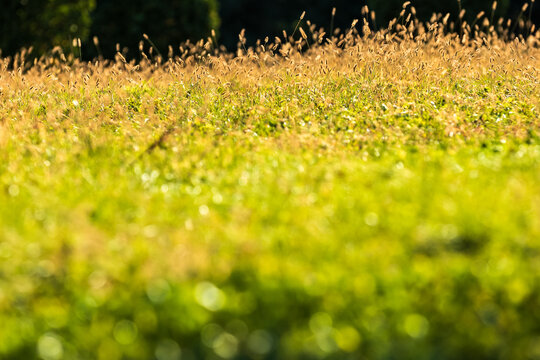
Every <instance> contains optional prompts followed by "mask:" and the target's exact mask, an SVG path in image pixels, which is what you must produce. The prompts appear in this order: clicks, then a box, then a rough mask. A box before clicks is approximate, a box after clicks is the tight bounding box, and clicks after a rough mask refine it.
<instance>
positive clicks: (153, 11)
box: [91, 0, 219, 57]
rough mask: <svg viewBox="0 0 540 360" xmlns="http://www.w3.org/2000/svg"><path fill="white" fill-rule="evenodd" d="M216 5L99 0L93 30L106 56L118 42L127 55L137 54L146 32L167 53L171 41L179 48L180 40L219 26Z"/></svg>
mask: <svg viewBox="0 0 540 360" xmlns="http://www.w3.org/2000/svg"><path fill="white" fill-rule="evenodd" d="M217 9H218V5H217V1H216V0H183V1H175V0H98V1H97V5H96V9H95V11H94V12H93V14H92V29H91V33H92V36H97V37H98V39H99V44H100V45H99V51H100V52H102V54H103V55H104V56H105V57H112V56H113V55H114V54H115V52H116V44H117V43H118V44H120V46H121V48H122V49H124V48H127V49H128V52H127V56H129V57H134V56H137V55H138V54H139V49H138V48H139V42H140V41H142V40H143V34H147V35H148V36H149V38H150V40H151V41H152V42H153V43H154V44H155V46H156V47H157V49H158V50H159V51H161V52H162V53H164V55H166V54H167V51H168V50H167V48H168V46H169V45H171V46H173V47H174V48H175V49H176V50H177V48H178V45H179V44H180V43H181V42H183V41H185V40H187V39H191V40H200V39H201V38H204V37H207V36H209V35H210V33H211V30H212V29H216V30H217V28H218V27H219V17H218V11H217ZM92 46H93V45H92ZM145 46H146V47H147V48H148V46H149V44H148V43H147V44H145ZM93 51H94V52H98V49H93ZM154 52H155V50H154Z"/></svg>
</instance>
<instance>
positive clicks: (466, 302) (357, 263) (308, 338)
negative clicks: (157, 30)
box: [0, 28, 540, 360]
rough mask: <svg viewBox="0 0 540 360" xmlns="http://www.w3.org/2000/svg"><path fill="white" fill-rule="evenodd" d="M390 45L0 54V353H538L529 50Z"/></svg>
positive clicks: (370, 41)
mask: <svg viewBox="0 0 540 360" xmlns="http://www.w3.org/2000/svg"><path fill="white" fill-rule="evenodd" d="M404 29H405V28H404ZM304 34H305V33H304ZM389 34H390V33H387V34H385V33H384V32H383V33H382V34H381V33H378V34H373V35H371V36H365V37H359V36H357V35H353V34H352V35H349V36H348V37H346V38H342V39H341V40H343V41H341V40H339V39H337V40H335V41H334V42H330V43H327V44H325V45H317V44H316V42H315V43H313V42H311V48H310V50H309V51H307V52H298V51H297V50H295V49H297V48H298V47H302V46H303V47H304V50H305V49H306V44H305V38H301V40H299V41H298V42H296V44H294V43H293V44H291V43H290V42H285V41H283V42H282V43H281V44H278V43H276V44H275V47H274V45H273V44H270V45H269V44H267V45H266V48H264V49H260V48H257V49H251V50H249V51H247V53H246V51H244V50H243V49H242V50H241V51H240V53H241V54H240V55H241V56H239V57H236V58H231V57H230V56H226V55H222V54H219V53H218V54H217V55H212V54H213V53H212V52H211V51H207V50H208V49H211V46H210V45H208V44H207V46H206V47H205V46H204V43H200V44H199V45H196V46H195V47H196V51H195V50H193V49H195V48H192V53H193V54H191V53H186V54H184V55H183V56H182V57H179V58H176V59H171V60H169V61H168V62H164V63H163V64H161V65H159V64H157V63H156V62H151V61H150V60H145V61H142V62H141V63H139V64H137V65H136V64H135V63H125V62H123V61H122V59H121V58H119V59H118V61H117V62H112V63H93V64H83V63H79V62H78V60H73V59H71V60H70V59H67V60H66V61H64V60H62V59H61V56H59V57H58V58H54V57H50V58H44V59H42V60H40V61H39V62H37V64H35V65H33V66H28V65H22V62H20V59H19V60H18V61H19V64H18V65H20V66H21V68H20V69H19V70H18V69H17V66H15V69H12V70H10V69H8V66H9V64H8V63H11V64H12V65H13V62H11V61H10V60H8V59H5V60H2V61H3V64H4V65H5V66H4V69H3V70H1V71H0V104H1V106H0V239H1V242H0V259H1V260H0V357H2V358H9V359H29V358H38V357H39V358H43V359H46V360H48V359H60V358H66V359H72V358H73V359H75V358H77V359H79V358H80V359H93V358H100V359H121V358H127V359H150V358H156V359H158V360H163V359H179V358H180V357H181V358H182V359H190V358H191V359H194V358H196V359H199V358H204V359H216V358H238V359H246V358H253V359H262V358H280V359H286V358H305V359H312V358H333V359H358V358H367V359H390V358H400V359H428V358H437V359H459V358H465V357H466V358H475V359H488V358H489V359H491V358H508V359H518V358H531V359H534V358H537V357H538V356H540V348H539V347H538V338H539V336H540V331H539V329H538V323H540V313H539V312H538V309H539V308H540V298H539V290H538V282H539V280H540V273H539V270H538V269H539V264H540V241H539V239H540V185H539V184H540V138H539V136H540V122H539V108H540V91H539V88H540V87H539V70H538V69H540V60H539V56H540V53H539V49H538V40H537V38H538V37H536V38H535V37H534V36H531V37H530V38H529V39H527V40H526V41H525V40H523V41H517V40H516V41H514V42H503V41H501V40H499V39H497V38H496V37H495V35H493V36H491V35H490V36H491V37H489V40H484V42H482V41H480V42H476V41H475V40H466V41H462V38H459V37H457V36H456V35H444V33H443V32H442V31H441V32H437V31H432V32H427V33H425V34H424V35H423V37H422V36H421V35H418V36H416V35H415V37H414V39H411V38H410V37H409V36H408V34H409V33H408V32H407V31H405V30H403V31H402V32H401V33H400V34H401V35H399V36H397V37H396V36H394V35H395V34H394V35H392V36H390V35H389ZM411 37H412V36H411ZM302 39H304V40H302ZM486 39H487V38H486ZM302 41H303V42H302ZM338 42H341V44H340V45H339V46H338V44H337V43H338ZM462 42H464V44H462ZM197 46H198V47H197ZM205 49H206V50H205ZM205 51H207V52H206V53H205ZM70 61H71V62H70ZM15 65H17V64H15Z"/></svg>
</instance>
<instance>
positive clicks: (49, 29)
mask: <svg viewBox="0 0 540 360" xmlns="http://www.w3.org/2000/svg"><path fill="white" fill-rule="evenodd" d="M94 6H95V1H94V0H76V1H73V0H48V1H42V0H17V1H15V0H12V1H11V0H10V1H4V2H3V3H2V11H0V49H1V50H2V54H3V55H4V56H6V55H13V54H15V53H16V52H18V51H19V50H20V49H21V48H23V47H24V48H29V47H32V48H33V50H34V52H35V53H37V54H40V55H41V54H43V53H45V52H47V51H50V50H51V49H52V48H53V47H54V46H61V47H63V48H64V49H68V48H70V47H71V46H72V45H73V40H75V39H77V38H82V39H84V38H85V37H86V36H87V35H88V32H89V29H90V21H91V20H90V12H91V11H92V9H93V8H94Z"/></svg>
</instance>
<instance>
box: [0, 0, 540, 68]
mask: <svg viewBox="0 0 540 360" xmlns="http://www.w3.org/2000/svg"><path fill="white" fill-rule="evenodd" d="M528 2H529V6H530V0H529V1H528ZM402 3H403V1H402V0H354V1H348V0H318V1H309V0H274V1H261V0H48V1H43V0H7V1H3V3H2V11H0V49H2V56H9V55H13V54H15V53H17V52H18V51H20V49H21V48H23V47H26V48H28V47H30V46H32V47H33V48H34V50H33V54H34V55H41V54H45V53H47V52H48V51H50V50H51V49H52V48H53V47H54V46H57V45H59V46H61V47H62V48H63V49H64V51H68V52H69V51H71V52H72V53H74V54H75V55H81V54H79V50H78V48H77V47H73V39H77V38H80V39H82V43H83V46H82V57H83V58H85V59H92V58H95V57H97V56H103V57H106V58H111V57H113V56H114V54H115V53H116V44H119V45H120V49H121V51H123V53H124V55H125V56H126V57H128V58H134V57H137V56H140V52H139V42H140V41H142V40H143V34H147V35H148V36H149V37H150V39H151V40H152V42H153V43H154V45H155V49H158V50H159V51H160V52H161V53H163V55H167V53H168V46H169V45H171V46H172V47H173V50H175V52H177V51H178V46H179V45H180V44H181V43H182V42H184V41H186V40H187V39H191V40H192V41H197V40H199V39H201V38H207V37H209V36H210V35H211V30H212V29H214V30H215V31H216V39H215V40H217V42H218V44H219V45H222V46H225V47H226V48H227V49H228V50H229V51H234V50H235V49H236V48H237V43H238V34H239V33H240V31H241V30H242V29H246V38H247V46H249V45H253V44H254V43H255V41H256V40H257V39H261V40H262V39H264V38H265V37H266V36H268V37H269V38H270V39H271V40H270V41H273V38H274V36H281V34H282V30H286V31H287V32H288V34H289V35H290V34H291V33H292V32H293V30H294V27H295V25H296V23H297V22H298V19H299V16H300V14H301V13H302V12H303V11H306V16H305V19H304V21H306V20H310V21H311V22H312V23H314V24H316V25H317V27H323V28H324V29H325V30H326V31H329V30H330V27H331V24H332V25H333V28H334V29H335V28H342V29H343V28H348V27H349V26H350V24H351V22H352V21H353V19H359V18H361V16H362V7H363V6H364V5H369V8H370V10H374V11H375V12H376V21H375V22H374V23H371V24H370V25H371V26H372V27H373V28H378V27H384V26H385V25H386V24H388V21H389V20H391V19H392V18H395V17H397V16H398V15H399V13H400V11H401V9H402ZM523 4H524V1H523V0H501V1H498V6H497V11H496V12H495V13H494V14H493V19H494V20H495V21H496V20H498V18H499V17H503V18H505V19H506V18H512V19H516V18H518V17H521V18H522V19H523V20H527V19H529V17H531V20H532V21H533V23H536V24H537V26H538V24H539V23H540V11H539V10H540V3H538V2H537V3H536V4H534V7H533V11H532V12H530V9H527V11H526V12H525V13H521V14H520V10H521V7H522V5H523ZM412 5H414V6H415V8H416V10H417V16H418V18H419V19H420V20H424V21H425V20H428V19H429V18H430V17H431V15H432V13H434V12H437V13H442V14H446V13H451V19H454V20H456V19H457V14H458V13H459V10H460V8H459V5H458V0H448V1H443V2H441V1H440V0H414V1H412ZM491 5H492V1H491V0H461V6H462V8H464V9H466V10H467V12H466V19H467V20H468V21H474V18H475V16H476V14H478V13H479V12H480V11H482V10H483V11H485V12H486V16H487V17H488V18H490V17H491ZM334 7H335V8H336V9H337V12H336V16H335V19H334V20H333V21H332V17H331V13H332V8H334ZM304 24H305V23H304ZM511 28H512V27H511ZM304 29H306V27H305V25H304ZM514 30H516V29H514ZM297 36H298V34H297ZM94 37H97V38H98V39H99V43H98V45H97V46H96V45H95V44H94V41H93V40H92V39H93V38H94ZM144 46H145V49H146V51H148V49H149V48H150V43H149V42H148V41H145V43H144ZM154 52H156V50H154Z"/></svg>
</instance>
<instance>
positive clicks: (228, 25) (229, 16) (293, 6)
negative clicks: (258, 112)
mask: <svg viewBox="0 0 540 360" xmlns="http://www.w3.org/2000/svg"><path fill="white" fill-rule="evenodd" d="M220 4H221V5H220V17H221V38H220V41H221V43H222V44H224V45H225V46H227V48H228V49H229V50H234V49H235V48H236V45H237V43H238V34H239V33H240V31H241V30H242V29H246V38H247V42H248V44H253V43H254V42H255V41H256V40H257V39H261V40H263V39H264V38H265V37H266V36H268V37H270V39H273V37H274V36H281V34H282V31H283V30H285V31H287V33H288V34H289V35H291V33H292V32H293V30H294V28H295V26H296V24H297V22H298V20H299V17H300V15H301V14H302V12H303V11H305V12H306V15H305V18H304V20H305V21H306V20H310V21H311V22H312V23H314V24H316V25H317V26H318V27H323V28H324V29H325V30H326V31H330V28H331V27H333V28H334V29H335V28H342V29H343V28H348V27H349V26H350V25H351V23H352V21H353V20H354V19H357V18H360V17H361V14H362V7H363V6H364V5H365V4H366V3H365V1H363V0H358V1H354V2H352V1H347V0H320V1H308V0H276V1H259V0H221V1H220ZM334 7H335V8H336V15H335V18H334V22H333V24H332V8H334ZM304 30H307V28H306V27H304Z"/></svg>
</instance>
